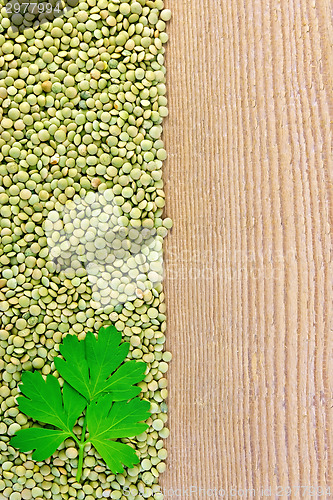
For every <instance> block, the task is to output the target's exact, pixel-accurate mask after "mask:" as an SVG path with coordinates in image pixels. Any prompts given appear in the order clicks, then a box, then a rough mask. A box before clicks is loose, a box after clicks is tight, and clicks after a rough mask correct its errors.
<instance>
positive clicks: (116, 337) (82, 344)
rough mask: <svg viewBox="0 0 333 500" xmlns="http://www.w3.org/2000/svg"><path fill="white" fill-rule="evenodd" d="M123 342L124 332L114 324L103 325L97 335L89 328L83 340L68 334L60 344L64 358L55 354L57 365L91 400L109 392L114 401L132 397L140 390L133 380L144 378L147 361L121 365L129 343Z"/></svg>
mask: <svg viewBox="0 0 333 500" xmlns="http://www.w3.org/2000/svg"><path fill="white" fill-rule="evenodd" d="M120 342H121V333H120V332H118V331H117V330H116V328H115V327H114V326H108V327H106V328H101V329H100V330H99V333H98V339H96V337H95V335H94V334H93V333H92V332H88V333H87V335H86V337H85V339H84V340H81V341H79V340H78V338H77V337H75V336H72V335H67V336H66V337H65V339H64V341H63V344H62V345H61V346H60V352H61V354H62V355H63V357H64V359H61V358H55V360H54V363H55V366H56V368H57V370H58V372H59V373H60V375H61V376H62V377H63V378H64V379H65V380H66V381H67V382H68V383H69V384H70V385H71V386H72V387H74V388H75V389H76V390H77V391H79V392H80V394H82V395H83V396H84V397H85V398H86V400H87V401H88V402H89V403H90V402H91V401H94V400H95V399H96V398H97V397H98V396H100V395H101V394H103V393H109V392H111V393H112V397H113V401H125V400H128V399H131V398H133V397H135V396H137V395H138V394H139V393H140V391H141V389H140V387H137V386H135V385H134V384H137V383H138V382H140V381H141V380H142V378H143V375H144V372H145V370H146V366H147V365H146V363H143V362H137V361H128V362H126V363H124V364H123V365H122V366H121V367H120V368H118V367H119V365H120V364H121V363H122V362H123V361H124V360H125V358H126V356H127V354H128V351H129V344H128V343H127V342H126V343H122V344H120ZM117 368H118V370H117ZM115 370H117V371H115ZM113 372H115V373H113ZM112 373H113V374H112ZM111 374H112V375H111ZM110 375H111V376H110Z"/></svg>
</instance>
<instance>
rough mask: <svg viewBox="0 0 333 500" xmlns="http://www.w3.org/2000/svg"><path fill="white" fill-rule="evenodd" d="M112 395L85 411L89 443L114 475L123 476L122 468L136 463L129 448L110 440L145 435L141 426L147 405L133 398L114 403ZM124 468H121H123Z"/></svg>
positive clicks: (143, 426)
mask: <svg viewBox="0 0 333 500" xmlns="http://www.w3.org/2000/svg"><path fill="white" fill-rule="evenodd" d="M112 403H113V398H112V394H105V395H104V396H101V397H99V398H98V400H97V401H96V402H93V403H91V404H90V405H89V406H88V408H87V424H88V430H89V441H90V442H91V443H92V444H93V445H94V447H95V448H96V450H97V451H98V453H99V454H100V455H101V457H102V458H103V459H104V460H105V462H106V463H107V465H108V466H109V468H110V469H111V471H112V472H113V473H114V474H117V473H119V472H123V471H124V469H123V465H125V466H127V467H133V465H134V464H136V463H138V462H139V459H138V457H137V455H136V453H135V451H134V450H133V448H131V447H130V446H128V445H126V444H124V443H119V442H115V441H111V439H117V438H125V437H133V436H136V435H138V434H141V433H142V432H144V431H145V430H146V429H147V428H148V425H147V424H144V423H142V421H143V420H146V419H147V418H148V417H149V416H150V412H149V408H150V403H149V402H148V401H144V400H141V399H140V398H134V399H132V400H131V401H129V402H125V401H121V402H115V403H113V404H112ZM122 464H123V465H122Z"/></svg>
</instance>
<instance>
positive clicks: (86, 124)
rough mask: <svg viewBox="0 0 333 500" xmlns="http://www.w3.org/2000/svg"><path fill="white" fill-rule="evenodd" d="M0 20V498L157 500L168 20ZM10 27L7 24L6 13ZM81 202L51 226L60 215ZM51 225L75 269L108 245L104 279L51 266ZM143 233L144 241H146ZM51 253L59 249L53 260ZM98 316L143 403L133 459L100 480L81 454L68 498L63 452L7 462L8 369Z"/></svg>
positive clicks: (121, 14)
mask: <svg viewBox="0 0 333 500" xmlns="http://www.w3.org/2000/svg"><path fill="white" fill-rule="evenodd" d="M0 16H2V18H1V20H0V23H1V30H0V31H1V33H0V52H1V54H2V56H1V54H0V64H1V68H0V73H1V75H0V78H1V82H2V83H1V84H0V98H1V99H2V101H1V108H2V114H1V121H0V125H1V130H2V132H1V134H0V152H1V154H2V158H3V159H4V161H3V162H2V164H1V165H2V166H1V167H0V216H1V217H0V219H1V228H0V230H1V231H0V232H1V235H0V237H1V240H0V264H1V268H0V294H1V297H0V311H1V315H0V341H1V346H0V349H1V354H2V356H1V359H2V363H3V367H4V370H3V382H2V386H1V387H0V396H1V397H2V398H3V402H2V410H3V411H5V412H6V413H5V415H6V416H5V419H4V420H5V421H4V422H1V423H0V448H1V450H2V451H4V455H3V456H4V457H5V461H4V462H3V463H2V470H3V473H2V474H3V479H1V480H0V490H1V492H3V494H4V496H5V497H6V498H9V499H10V500H16V499H18V498H23V499H27V500H29V499H31V498H37V499H38V500H39V499H40V498H54V500H61V498H67V497H68V498H79V499H81V498H82V499H83V498H86V499H87V500H92V499H93V498H101V497H102V496H103V495H104V496H109V497H111V498H122V491H123V487H124V486H125V485H126V486H129V487H130V492H131V496H129V498H140V499H141V498H143V497H144V498H156V499H161V498H163V496H162V497H161V494H160V493H159V491H160V490H159V487H158V485H157V484H156V482H157V478H158V475H159V474H160V473H162V472H164V470H165V464H164V463H163V462H162V461H163V460H165V459H166V451H165V449H164V448H163V439H164V438H166V437H167V436H168V433H169V431H168V429H167V428H166V427H165V423H166V412H167V405H166V404H165V402H164V400H165V398H166V397H167V380H166V378H165V376H164V374H165V373H166V372H167V369H168V363H169V361H171V354H170V353H169V352H167V351H165V352H163V345H164V342H165V336H164V332H165V305H164V294H163V287H162V283H161V277H162V270H163V269H162V263H161V251H162V244H163V239H164V238H165V237H166V235H167V232H168V230H169V229H171V227H172V221H171V219H169V218H165V219H164V220H163V219H162V213H163V209H164V203H165V201H164V193H163V179H162V162H163V161H164V160H165V159H166V156H167V155H166V151H165V149H164V145H163V142H162V140H161V135H162V122H163V118H164V117H166V116H167V114H168V110H167V98H166V87H165V69H164V66H163V64H164V50H165V49H164V46H163V45H164V44H165V43H166V41H167V35H166V33H165V32H164V30H165V23H166V22H167V21H168V20H169V19H170V17H171V12H170V11H169V10H168V9H164V5H163V1H162V0H154V1H151V0H149V1H147V2H146V1H143V0H140V1H133V0H130V1H127V0H121V1H119V0H116V1H114V2H107V0H89V1H88V2H81V3H79V4H78V5H77V6H74V7H73V8H72V9H71V11H70V12H67V13H66V14H64V15H63V16H62V17H59V18H56V19H53V20H50V21H48V22H46V23H44V24H40V25H39V26H37V25H33V23H31V26H30V25H29V26H27V27H26V28H25V29H24V30H22V32H19V34H14V32H13V31H12V28H11V26H10V19H8V17H6V16H5V17H3V13H0ZM12 20H13V22H14V20H15V22H16V23H19V22H20V23H21V24H22V20H21V18H20V15H16V17H15V16H13V18H12ZM28 24H29V23H28ZM36 24H38V23H36ZM95 194H96V195H98V198H93V196H92V195H95ZM86 196H87V203H86V206H85V207H81V208H80V210H79V211H78V212H79V215H77V217H74V218H73V217H72V220H71V221H70V222H69V223H68V226H66V224H67V223H65V222H64V220H65V219H64V217H65V216H64V214H66V213H67V214H69V213H73V211H74V212H75V210H74V208H73V204H74V205H75V206H76V205H77V204H79V203H80V200H84V199H85V197H86ZM89 210H90V212H89ZM66 211H67V212H66ZM62 224H63V226H62ZM65 226H66V228H67V229H68V230H69V233H68V234H70V235H71V240H70V241H71V244H72V243H73V244H74V245H79V243H80V244H84V252H83V255H86V256H87V261H86V262H85V264H87V262H88V259H90V260H91V261H92V262H95V263H96V262H98V263H99V264H101V263H105V260H106V258H107V255H108V252H110V248H112V257H114V260H113V261H112V262H108V266H107V269H106V268H105V269H104V270H103V272H100V273H99V274H98V272H97V274H96V273H95V271H92V272H91V274H90V272H89V273H88V272H87V267H86V266H84V265H82V262H81V260H82V259H81V260H80V261H79V260H78V259H77V258H73V261H72V262H71V266H70V267H69V268H68V269H67V268H66V270H64V271H63V270H60V271H59V269H57V265H58V264H57V262H59V258H61V257H62V255H63V254H64V253H65V252H66V251H68V246H67V245H68V241H66V238H63V235H64V227H65ZM114 228H117V229H116V230H113V229H114ZM145 231H148V233H149V232H154V238H151V239H150V240H149V238H148V241H147V245H146V244H144V243H143V242H144V235H145V234H146V233H145ZM148 233H147V234H148ZM148 236H149V234H148ZM50 239H51V240H52V244H51V241H50ZM151 240H153V243H154V245H153V247H152V248H150V246H149V245H150V242H151ZM82 242H83V243H82ZM51 248H53V249H55V251H56V252H57V251H58V252H59V250H60V253H59V254H58V255H57V257H56V258H53V257H54V256H53V255H52V252H51ZM131 251H132V253H131ZM126 252H127V253H126ZM128 254H130V257H129V258H125V257H126V256H127V257H128ZM51 257H52V258H51ZM76 257H78V255H76ZM81 257H82V256H80V258H81ZM83 267H84V269H83ZM94 273H95V274H94ZM95 278H96V280H95ZM94 280H95V281H94ZM110 321H112V322H113V323H115V324H116V327H117V328H119V329H120V330H121V331H122V332H123V335H124V337H125V338H126V339H129V340H130V345H131V349H130V351H129V354H128V359H143V360H144V361H146V362H147V363H148V370H147V376H146V379H145V382H143V383H142V396H143V397H144V398H146V399H149V400H150V401H151V407H152V419H151V425H150V427H149V429H148V430H147V432H145V433H143V434H142V435H141V436H137V437H136V438H134V439H133V441H132V444H134V445H138V446H137V449H138V453H139V458H140V464H139V465H138V466H136V467H134V468H133V469H128V470H126V472H124V474H118V475H117V476H113V475H111V474H109V471H108V469H107V468H106V469H104V463H103V461H102V460H100V457H99V456H98V454H97V453H96V451H95V450H94V448H93V447H91V448H90V449H89V451H87V453H89V454H88V455H87V456H86V457H85V460H84V468H85V481H84V485H83V487H82V488H79V487H78V485H77V484H75V483H74V482H73V481H72V479H73V478H72V476H73V471H75V468H76V467H77V449H76V447H75V446H74V442H70V440H69V441H68V445H66V446H64V447H60V450H57V451H56V452H55V454H54V457H53V458H52V460H51V462H50V464H48V463H44V464H43V463H39V462H38V464H37V463H36V462H35V461H33V460H32V457H31V453H25V454H23V453H20V454H17V455H14V454H15V453H16V451H17V450H14V449H11V448H10V446H8V440H9V438H10V437H11V436H12V435H14V434H15V432H17V430H19V429H20V428H21V427H25V426H31V419H28V418H27V417H26V416H25V415H23V414H22V413H20V412H19V410H18V408H17V403H16V399H15V398H16V396H17V394H18V392H19V391H18V384H19V382H20V380H21V373H22V371H23V370H33V369H36V370H40V372H41V373H42V374H43V375H47V374H49V373H53V372H54V371H55V369H54V364H53V358H54V356H56V355H57V353H58V352H59V343H60V342H61V341H62V338H63V335H64V334H72V335H73V334H74V335H77V336H78V337H79V338H83V336H84V335H85V334H86V332H87V331H88V330H89V329H90V330H94V331H98V329H99V327H100V326H102V324H104V323H109V322H110ZM80 425H82V422H81V424H80ZM13 457H15V458H13ZM74 474H75V473H74ZM101 485H102V486H103V487H102V486H101ZM2 486H3V487H2Z"/></svg>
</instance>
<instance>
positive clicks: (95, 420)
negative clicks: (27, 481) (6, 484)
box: [11, 326, 150, 482]
mask: <svg viewBox="0 0 333 500" xmlns="http://www.w3.org/2000/svg"><path fill="white" fill-rule="evenodd" d="M128 352H129V344H128V343H126V342H123V343H121V333H120V332H118V331H117V330H116V328H115V327H114V326H108V327H103V328H101V329H100V331H99V333H98V338H96V337H95V335H94V334H93V333H92V332H88V333H87V335H86V337H85V339H84V340H81V341H79V340H78V339H77V337H75V336H71V335H67V336H66V337H65V338H64V341H63V343H62V344H61V346H60V353H61V354H62V356H63V359H62V358H60V357H57V358H55V359H54V362H55V366H56V369H57V370H58V372H59V374H60V375H61V377H62V378H63V379H64V384H63V387H62V389H61V386H60V383H59V380H58V379H57V378H56V377H54V376H53V375H47V377H46V378H45V379H44V377H43V376H42V375H41V374H40V373H39V372H37V371H35V372H24V373H23V374H22V385H21V386H20V390H21V393H22V395H21V396H19V397H18V405H19V409H20V411H21V412H22V413H25V414H26V415H29V416H30V417H32V418H33V419H35V420H37V421H39V422H42V423H44V424H47V426H46V427H30V428H27V429H21V430H19V431H18V432H17V433H16V434H15V436H13V437H12V439H11V445H12V446H14V447H16V448H19V449H20V450H21V451H23V452H28V451H31V450H34V451H33V454H32V458H33V459H34V460H37V461H42V460H45V459H46V458H48V457H50V456H51V455H52V454H53V453H54V452H55V450H56V449H57V448H58V446H59V445H60V444H61V443H62V442H63V441H64V440H65V439H67V438H69V437H71V438H72V439H74V440H75V441H76V443H77V445H78V448H79V459H78V469H77V475H76V480H77V481H78V482H79V481H80V480H81V475H82V466H83V458H84V448H85V445H86V444H87V443H91V444H92V445H93V446H94V447H95V448H96V450H97V452H98V453H99V454H100V455H101V457H102V458H103V459H104V461H105V462H106V464H107V465H108V467H109V468H110V470H111V471H112V473H114V474H118V473H121V472H124V468H123V466H126V467H133V466H134V465H135V464H137V463H138V461H139V459H138V456H137V454H136V453H135V450H134V449H133V448H132V447H131V446H129V445H127V444H124V443H122V442H120V441H117V439H121V438H129V437H134V436H136V435H138V434H141V433H142V432H144V431H145V430H146V429H147V427H148V425H147V424H145V423H143V422H144V421H145V420H146V419H147V418H148V417H149V416H150V412H149V408H150V403H149V402H148V401H145V400H142V399H140V397H138V395H139V393H140V391H141V389H140V387H138V386H137V385H136V384H137V383H138V382H141V381H142V380H143V377H144V373H145V371H146V367H147V365H146V363H144V362H138V361H126V362H124V361H125V358H126V356H127V354H128ZM83 412H84V414H85V416H84V423H83V427H82V434H81V439H80V440H79V438H78V436H77V435H76V434H75V433H74V431H73V427H74V425H75V423H76V421H77V419H78V418H79V417H80V416H81V415H82V413H83ZM87 431H88V436H87Z"/></svg>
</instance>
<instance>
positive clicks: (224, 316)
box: [162, 0, 333, 499]
mask: <svg viewBox="0 0 333 500" xmlns="http://www.w3.org/2000/svg"><path fill="white" fill-rule="evenodd" d="M166 3H167V7H169V8H170V9H171V10H172V11H173V20H172V21H171V23H170V25H169V28H168V33H169V36H170V42H169V45H168V47H167V70H168V91H169V110H170V116H169V119H168V121H167V123H166V126H165V128H164V139H165V141H166V145H167V149H168V151H169V159H168V161H167V162H166V165H165V170H164V179H165V183H166V196H167V205H166V212H167V215H169V216H171V217H172V218H173V219H174V229H173V230H172V233H171V234H170V235H169V237H168V241H167V244H166V252H165V257H166V280H165V289H166V297H167V305H168V332H167V334H168V341H167V342H168V348H169V349H170V350H171V351H172V352H173V355H174V360H173V362H172V364H171V368H170V371H169V386H170V390H169V409H170V428H171V435H170V438H169V440H168V443H167V447H168V452H169V459H168V469H167V472H166V473H165V474H164V476H163V478H162V486H163V488H164V492H165V494H166V495H165V498H167V499H169V498H176V496H177V497H178V498H182V499H185V498H191V499H199V498H200V499H201V498H209V497H210V498H214V499H215V498H216V499H217V498H221V497H219V495H218V493H217V492H215V493H214V492H213V493H212V492H209V491H208V490H209V488H213V489H214V488H224V489H225V490H226V492H227V493H226V495H225V498H231V493H230V488H231V487H233V486H237V487H238V488H243V489H248V490H249V489H254V490H255V492H256V496H258V497H259V492H260V491H261V488H262V487H264V488H268V487H271V497H272V498H275V497H276V493H277V488H278V486H280V487H287V486H290V487H292V488H293V493H292V496H291V497H292V498H317V497H318V498H319V496H320V495H319V494H318V493H315V495H314V496H312V497H311V494H310V492H309V491H305V490H304V492H303V494H302V491H301V492H298V491H297V489H296V488H297V486H310V485H311V486H314V487H318V486H321V487H328V486H331V488H332V493H333V335H332V329H333V318H332V276H333V273H332V232H331V231H332V211H333V203H332V197H333V193H332V178H333V161H332V160H333V156H332V127H331V124H332V115H333V94H332V90H333V22H332V13H333V7H332V4H331V3H330V1H329V0H276V1H275V0H167V2H166ZM191 487H193V488H197V492H195V491H193V493H190V491H187V493H186V490H188V489H190V488H191ZM199 488H202V491H201V492H200V491H199ZM177 489H178V492H177V491H176V490H177ZM173 493H174V495H173ZM209 495H210V496H209ZM280 497H281V498H287V496H286V495H282V496H280ZM326 497H327V498H328V495H326V494H324V495H322V496H321V498H326Z"/></svg>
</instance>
